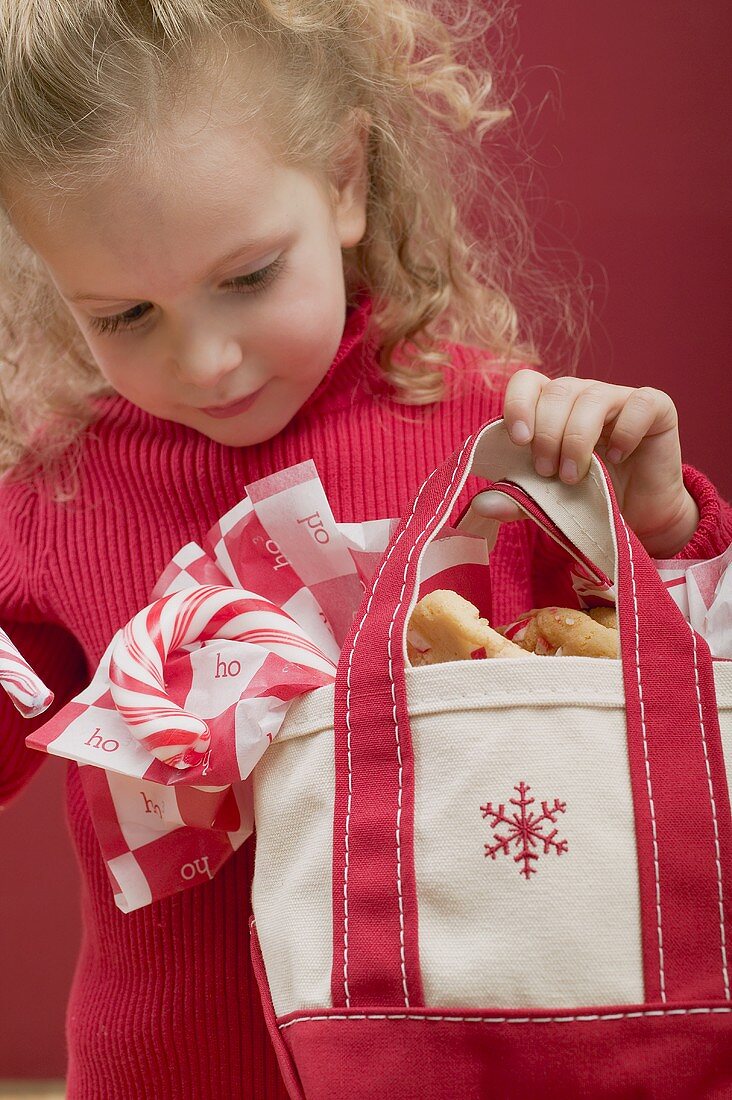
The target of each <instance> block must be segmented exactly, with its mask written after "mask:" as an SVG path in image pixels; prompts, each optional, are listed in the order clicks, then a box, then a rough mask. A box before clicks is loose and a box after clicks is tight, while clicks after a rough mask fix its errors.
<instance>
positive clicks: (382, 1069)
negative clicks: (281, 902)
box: [280, 1005, 732, 1100]
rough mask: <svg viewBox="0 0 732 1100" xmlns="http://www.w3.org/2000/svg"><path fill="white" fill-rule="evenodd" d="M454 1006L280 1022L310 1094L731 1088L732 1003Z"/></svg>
mask: <svg viewBox="0 0 732 1100" xmlns="http://www.w3.org/2000/svg"><path fill="white" fill-rule="evenodd" d="M602 1011H604V1012H606V1010H602ZM634 1011H635V1013H643V1014H642V1015H637V1014H635V1015H634ZM463 1012H464V1013H465V1014H466V1015H467V1014H468V1013H469V1017H468V1018H467V1019H466V1018H464V1017H463ZM449 1013H450V1014H449V1015H447V1014H446V1012H445V1011H444V1010H443V1011H442V1012H439V1011H433V1012H426V1011H425V1012H419V1013H412V1012H405V1011H401V1012H399V1013H393V1012H388V1010H387V1012H383V1011H382V1012H381V1013H379V1012H378V1011H377V1010H374V1011H373V1012H371V1013H357V1012H354V1013H345V1012H343V1011H340V1012H336V1011H333V1012H331V1013H322V1014H316V1013H306V1012H303V1013H293V1014H291V1015H290V1016H289V1017H287V1018H285V1019H283V1020H280V1031H281V1034H282V1038H283V1040H284V1042H285V1044H286V1046H287V1048H288V1050H289V1051H290V1052H291V1054H292V1056H293V1057H294V1058H295V1059H296V1060H297V1064H298V1068H299V1070H300V1074H301V1079H302V1082H303V1087H304V1090H305V1095H306V1096H307V1097H308V1100H344V1098H346V1097H348V1098H349V1100H373V1098H374V1097H376V1096H378V1097H380V1098H385V1100H455V1098H456V1097H459V1098H460V1100H485V1098H486V1097H496V1098H498V1097H500V1100H526V1098H527V1097H534V1096H535V1097H542V1100H587V1098H588V1097H592V1098H593V1100H637V1098H638V1097H641V1096H642V1097H643V1098H644V1100H692V1098H694V1100H723V1098H725V1100H728V1098H729V1096H730V1095H732V1041H731V1040H732V1015H731V1014H730V1009H727V1008H725V1009H720V1008H719V1007H718V1006H716V1007H711V1006H691V1005H690V1006H685V1007H683V1008H677V1009H675V1010H672V1011H664V1010H663V1009H662V1008H660V1007H657V1008H654V1009H651V1010H644V1009H642V1008H640V1007H639V1006H629V1005H623V1006H621V1008H620V1009H619V1010H618V1012H617V1013H616V1014H614V1015H613V1016H612V1017H610V1018H608V1017H607V1016H605V1018H603V1019H597V1018H592V1016H593V1015H594V1013H593V1012H592V1010H589V1016H588V1018H577V1017H575V1018H574V1019H572V1018H571V1014H569V1013H566V1014H564V1015H558V1016H557V1018H555V1019H551V1018H549V1019H547V1017H546V1012H545V1014H544V1016H543V1017H542V1016H541V1015H540V1014H539V1013H535V1014H534V1015H533V1017H528V1016H527V1015H526V1014H524V1015H523V1016H522V1015H520V1014H519V1013H505V1014H502V1016H500V1017H499V1018H497V1019H491V1018H490V1017H489V1015H488V1014H482V1013H478V1012H475V1011H474V1010H462V1011H461V1010H459V1009H450V1010H449ZM385 1016H386V1018H384V1017H385ZM461 1017H462V1018H461Z"/></svg>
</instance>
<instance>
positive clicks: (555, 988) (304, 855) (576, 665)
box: [253, 657, 732, 1016]
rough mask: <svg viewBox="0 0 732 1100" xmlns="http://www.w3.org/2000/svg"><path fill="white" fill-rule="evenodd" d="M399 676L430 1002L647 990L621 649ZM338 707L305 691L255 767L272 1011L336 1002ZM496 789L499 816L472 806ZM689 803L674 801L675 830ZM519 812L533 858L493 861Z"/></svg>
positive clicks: (596, 998)
mask: <svg viewBox="0 0 732 1100" xmlns="http://www.w3.org/2000/svg"><path fill="white" fill-rule="evenodd" d="M714 675H715V683H716V690H717V699H718V705H719V718H720V727H721V731H722V738H723V743H724V749H725V762H726V770H727V777H728V782H729V783H730V784H732V763H731V762H732V662H723V661H718V662H715V663H714ZM406 679H407V690H408V699H409V713H410V720H411V725H412V737H413V743H414V755H415V864H416V876H417V896H418V905H419V952H420V963H421V968H422V977H423V982H424V991H425V998H426V1003H427V1005H429V1006H446V1007H447V1006H455V1007H470V1006H496V1007H506V1008H511V1007H526V1008H530V1007H532V1006H536V1007H540V1006H552V1007H558V1008H562V1007H577V1006H581V1005H596V1004H631V1003H638V1002H641V1001H643V992H644V991H643V971H642V965H641V953H640V952H641V944H640V922H639V909H638V906H639V900H638V887H637V861H636V847H635V831H634V820H633V804H632V799H631V791H630V777H629V767H628V756H627V748H626V732H625V709H624V708H625V701H624V694H623V681H622V671H621V665H620V662H619V661H611V660H601V659H597V658H583V657H559V658H552V657H548V658H540V657H537V658H535V659H534V660H521V661H514V660H500V661H471V662H453V663H450V664H444V665H436V666H431V667H430V666H428V667H424V668H407V669H406ZM332 713H333V688H332V687H326V688H321V689H319V690H318V691H316V692H314V693H312V694H311V695H309V696H306V697H303V699H301V700H300V701H298V702H297V703H296V704H294V705H293V706H292V708H291V709H290V711H289V713H288V716H287V719H286V722H285V725H284V726H283V728H282V730H281V732H280V734H279V736H278V738H277V739H276V741H275V742H274V743H273V744H272V745H271V746H270V748H269V750H268V751H267V753H266V754H265V756H264V757H263V759H262V761H261V762H260V764H259V765H258V766H257V768H256V770H255V773H254V797H255V821H256V827H257V862H256V869H255V876H254V884H253V907H254V913H255V917H256V922H257V930H258V934H259V939H260V944H261V948H262V954H263V958H264V962H265V966H266V969H267V974H268V978H269V982H270V988H271V992H272V999H273V1003H274V1008H275V1012H276V1014H277V1015H278V1016H280V1015H283V1014H285V1013H288V1012H292V1011H295V1010H299V1009H303V1008H316V1007H329V1006H330V1005H331V994H330V977H331V965H332V915H331V914H332V910H331V902H332V879H331V851H332V840H333V798H334V781H335V780H334V764H333V722H332ZM521 784H523V785H524V788H528V789H524V790H523V791H522V790H521V788H520V785H521ZM512 798H513V799H515V800H517V801H518V803H519V805H516V804H513V805H512V804H511V802H510V800H511V799H512ZM529 798H533V799H534V802H533V803H531V804H528V799H529ZM522 799H524V803H525V805H524V807H523V809H522V806H521V804H520V803H521V800H522ZM555 800H557V801H558V802H559V803H560V805H562V806H563V807H564V808H563V809H562V810H557V811H554V806H555ZM544 802H546V804H547V810H548V811H549V813H550V814H551V815H552V816H553V817H554V818H555V821H551V820H550V819H549V818H547V817H545V816H543V808H542V803H544ZM682 802H683V793H682V792H680V803H682ZM501 804H503V806H504V818H505V819H507V820H508V822H509V824H506V821H505V820H504V821H496V815H495V813H487V814H484V812H483V808H487V807H488V806H489V805H490V806H491V807H492V809H493V810H494V811H498V809H499V807H500V805H501ZM688 811H689V808H688V807H687V808H685V809H684V810H683V811H682V809H681V805H680V812H679V843H680V844H683V832H684V821H683V815H684V813H686V812H688ZM691 812H693V807H692V808H691ZM530 814H533V815H535V816H534V818H533V819H532V821H533V823H534V824H533V826H532V827H533V828H534V836H535V839H538V843H537V845H536V846H535V847H534V849H533V850H534V851H535V852H537V853H538V859H536V861H530V863H529V866H532V870H531V872H530V873H529V874H528V877H526V875H525V874H524V873H522V869H524V868H526V866H527V862H526V861H525V860H521V859H519V860H518V861H517V860H516V859H515V858H514V857H515V856H516V854H517V851H519V850H520V844H518V843H517V842H514V843H513V844H509V845H508V848H509V852H508V854H506V853H505V852H504V851H503V850H501V849H500V845H499V848H498V850H497V851H496V852H495V857H494V858H491V855H490V853H488V854H486V845H488V847H489V848H495V847H496V845H497V844H498V843H499V841H500V839H501V838H502V837H503V838H506V837H510V836H511V833H512V832H513V833H514V834H516V833H517V831H520V830H519V826H518V825H517V821H516V819H517V818H518V822H519V824H520V823H521V821H522V820H523V822H524V825H526V822H528V821H529V815H530ZM522 815H523V816H522ZM542 816H543V819H542V820H538V821H537V817H538V818H542ZM511 822H513V827H512V826H511V824H510V823H511ZM529 824H531V822H529ZM552 830H556V833H555V835H554V839H553V841H550V842H549V844H548V845H547V850H546V852H545V851H544V846H545V841H546V838H547V837H549V834H551V833H552ZM562 844H564V847H563V848H562V850H561V852H559V851H558V847H559V846H560V845H562Z"/></svg>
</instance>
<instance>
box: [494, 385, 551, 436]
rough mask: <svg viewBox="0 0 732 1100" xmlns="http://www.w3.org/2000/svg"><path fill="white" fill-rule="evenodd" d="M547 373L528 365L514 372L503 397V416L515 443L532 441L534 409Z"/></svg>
mask: <svg viewBox="0 0 732 1100" xmlns="http://www.w3.org/2000/svg"><path fill="white" fill-rule="evenodd" d="M546 381H547V378H546V375H545V374H541V373H540V372H539V371H536V370H529V369H528V368H527V367H524V368H522V369H521V370H517V371H516V373H515V374H512V375H511V377H510V378H509V380H508V385H507V386H506V393H505V396H504V399H503V418H504V420H505V421H506V428H507V429H508V434H509V435H510V436H511V439H512V440H513V442H514V443H518V444H520V445H524V444H526V443H530V442H531V439H532V438H533V435H534V410H535V408H536V402H537V401H538V400H539V395H540V393H541V391H542V388H543V386H544V385H545V384H546Z"/></svg>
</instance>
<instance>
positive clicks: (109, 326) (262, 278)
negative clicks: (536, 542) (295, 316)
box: [89, 256, 285, 336]
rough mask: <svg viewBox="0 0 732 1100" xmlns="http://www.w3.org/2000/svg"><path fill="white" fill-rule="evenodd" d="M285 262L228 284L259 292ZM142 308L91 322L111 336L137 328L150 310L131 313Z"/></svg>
mask: <svg viewBox="0 0 732 1100" xmlns="http://www.w3.org/2000/svg"><path fill="white" fill-rule="evenodd" d="M284 262H285V260H284V256H279V257H278V258H277V259H276V260H275V261H274V263H271V264H269V265H268V266H267V267H263V268H261V269H260V270H259V271H253V272H252V273H251V274H250V275H239V276H238V277H237V278H236V279H229V280H228V283H227V284H226V285H227V286H229V287H231V288H232V289H233V290H234V292H235V293H239V294H242V293H245V289H244V288H247V291H248V293H249V294H258V293H260V292H261V291H263V290H265V289H266V288H267V287H268V286H269V284H270V283H272V282H273V281H274V279H275V278H276V276H277V275H278V274H279V272H280V270H281V268H282V267H283V265H284ZM239 288H241V289H239ZM145 304H147V303H145ZM140 308H141V307H140V306H133V308H132V309H128V310H127V311H126V312H125V313H117V314H115V315H114V316H113V317H90V318H89V324H90V326H91V327H92V328H93V329H94V330H95V331H96V332H99V333H101V334H102V335H104V336H111V335H112V334H113V333H115V332H118V331H119V330H120V329H132V328H137V327H138V326H137V322H138V321H140V320H142V319H143V318H145V317H146V316H147V313H148V311H147V310H145V312H144V313H142V314H137V315H136V316H130V314H134V311H135V310H136V309H140Z"/></svg>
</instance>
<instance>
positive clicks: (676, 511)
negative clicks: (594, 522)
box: [473, 369, 699, 558]
mask: <svg viewBox="0 0 732 1100" xmlns="http://www.w3.org/2000/svg"><path fill="white" fill-rule="evenodd" d="M503 416H504V419H505V421H506V427H507V428H508V431H509V434H510V436H511V439H512V440H513V442H514V443H518V444H521V445H523V446H528V445H529V443H530V444H531V451H532V457H533V460H534V467H535V469H536V472H537V473H538V474H542V475H543V476H545V477H553V476H554V475H555V474H556V473H557V472H558V473H559V477H560V479H561V480H562V481H564V482H566V483H567V484H568V485H573V484H575V483H576V482H578V481H580V480H581V479H582V478H583V477H584V476H585V474H586V473H587V471H588V470H589V468H590V459H591V457H592V452H593V450H595V451H597V452H598V454H599V455H600V457H601V458H602V460H603V462H604V463H605V465H606V467H607V470H608V473H609V474H610V478H611V480H612V483H613V488H614V489H615V495H616V497H617V501H618V507H619V508H620V511H621V512H622V514H623V517H624V519H625V521H626V523H627V524H628V526H629V527H631V528H632V529H633V531H635V533H636V535H637V536H638V538H639V539H640V541H641V542H642V543H643V545H644V546H645V548H646V550H647V551H648V553H649V554H650V555H651V557H654V558H670V557H673V555H674V554H676V553H678V552H679V550H681V549H682V548H683V547H684V546H685V545H686V543H687V542H688V541H689V539H690V538H691V537H692V535H693V534H694V532H695V531H696V528H697V526H698V524H699V509H698V508H697V506H696V502H695V501H694V499H693V497H692V496H691V495H690V493H689V492H688V491H687V489H686V488H685V486H684V482H683V478H682V472H681V444H680V441H679V431H678V415H677V412H676V406H675V405H674V403H673V401H672V400H671V398H670V397H669V396H668V394H667V393H663V391H662V390H656V389H652V388H651V387H650V386H642V387H641V388H640V389H633V388H632V387H630V386H613V385H610V384H609V383H606V382H596V381H593V380H592V379H588V378H572V377H566V378H547V377H546V375H544V374H541V373H539V371H535V370H528V369H523V370H519V371H516V373H515V374H514V375H512V376H511V378H510V380H509V383H508V386H507V387H506V394H505V399H504V404H503ZM473 508H474V509H475V511H476V512H477V513H478V514H479V515H485V516H490V517H491V518H492V519H497V520H501V521H503V522H508V521H510V520H517V519H525V518H526V517H525V516H524V513H523V512H521V511H520V510H519V508H518V507H517V506H516V505H515V504H513V502H512V501H509V500H506V498H505V497H501V496H500V494H499V493H490V492H487V493H481V494H480V495H478V496H477V497H476V498H475V500H474V501H473Z"/></svg>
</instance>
